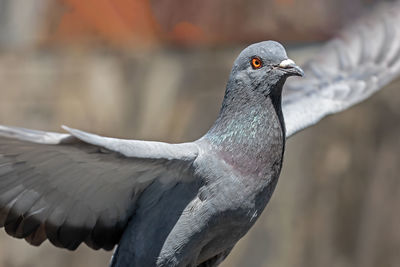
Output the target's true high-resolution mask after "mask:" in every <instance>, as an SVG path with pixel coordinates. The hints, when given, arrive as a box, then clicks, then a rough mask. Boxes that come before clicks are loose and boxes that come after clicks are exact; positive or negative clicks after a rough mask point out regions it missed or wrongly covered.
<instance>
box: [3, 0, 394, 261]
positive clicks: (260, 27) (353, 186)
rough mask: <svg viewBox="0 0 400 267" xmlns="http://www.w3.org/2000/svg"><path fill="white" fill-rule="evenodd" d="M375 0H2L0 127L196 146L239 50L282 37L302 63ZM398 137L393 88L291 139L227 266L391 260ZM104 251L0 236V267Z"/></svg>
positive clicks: (101, 256)
mask: <svg viewBox="0 0 400 267" xmlns="http://www.w3.org/2000/svg"><path fill="white" fill-rule="evenodd" d="M377 2H384V1H372V0H370V1H368V0H352V1H348V0H336V1H333V0H332V1H331V0H302V1H300V0H264V1H259V0H203V1H195V0H85V1H82V0H0V123H1V124H7V125H17V126H23V127H29V128H35V129H43V130H53V131H60V128H59V126H60V125H61V124H66V125H68V126H71V127H75V128H80V129H84V130H87V131H90V132H96V133H100V134H103V135H109V136H116V137H125V138H135V139H147V140H162V141H169V142H182V141H188V140H194V139H196V138H198V137H200V136H201V135H202V134H204V133H205V132H206V131H207V129H208V128H209V127H210V125H211V124H212V122H213V121H214V119H215V117H216V115H217V113H218V110H219V105H220V103H221V100H222V96H223V93H224V86H225V82H226V80H227V77H228V74H229V72H230V68H231V66H232V63H233V61H234V59H235V57H236V55H237V54H238V53H239V52H240V50H241V49H242V48H244V47H245V46H246V45H247V44H250V43H252V42H255V41H261V40H267V39H274V40H278V41H281V42H283V43H285V44H286V46H287V47H288V50H289V55H290V56H291V57H292V58H294V59H296V60H297V61H298V62H304V61H305V60H306V59H307V58H308V57H309V56H310V55H312V54H313V53H315V52H316V51H318V47H319V46H320V44H321V42H323V41H324V40H327V39H329V38H331V37H332V36H333V35H334V34H335V33H336V32H337V31H338V30H339V29H340V28H341V27H342V26H343V25H345V24H349V23H352V22H354V21H355V19H356V18H357V17H358V16H360V15H361V14H363V13H364V12H365V11H366V10H370V9H371V8H372V7H373V6H374V5H375V4H376V3H377ZM371 41H373V40H371ZM399 136H400V82H394V83H392V84H391V85H390V86H388V87H387V88H386V89H385V90H383V91H382V92H380V93H378V94H376V95H375V96H374V97H372V98H371V99H370V100H368V101H366V102H364V103H363V104H361V105H358V106H356V107H354V108H352V109H350V110H348V111H346V112H344V113H342V114H339V115H335V116H333V117H329V118H327V119H325V120H324V121H322V122H321V123H320V124H318V125H317V126H315V127H313V128H311V129H307V130H306V131H304V132H302V133H300V134H298V135H296V136H295V137H294V138H292V139H291V140H289V142H288V145H287V150H286V155H285V162H284V168H283V173H282V175H281V178H280V182H279V183H278V187H277V189H276V191H275V193H274V196H273V198H272V200H271V202H270V203H269V205H268V207H267V208H266V210H265V212H264V213H263V215H262V217H261V218H260V219H259V220H258V222H257V224H256V225H255V227H253V229H252V230H251V231H250V232H249V233H248V235H246V237H245V238H243V239H242V240H241V241H240V242H239V243H238V245H237V246H236V247H235V249H234V250H233V252H232V253H231V255H230V256H229V257H228V259H227V260H226V261H225V263H224V264H223V266H224V267H229V266H255V267H257V266H260V267H261V266H268V267H271V266H272V267H274V266H276V267H281V266H298V267H301V266H304V267H306V266H307V267H313V266H318V267H320V266H334V267H350V266H360V267H375V266H389V267H390V266H393V267H394V266H400V253H399V252H400V212H399V207H400V179H399V178H400V177H399V173H400V153H399V151H400V138H399ZM110 256H111V253H110V252H104V251H92V250H90V249H88V248H87V247H85V246H81V247H80V248H79V249H78V250H77V251H76V252H68V251H65V250H60V249H57V248H53V247H52V246H51V245H50V244H49V243H48V242H46V243H45V244H44V245H42V246H41V247H39V248H35V247H31V246H29V245H28V244H27V243H25V241H21V240H16V239H13V238H10V237H8V236H7V235H6V234H5V233H4V231H3V230H1V232H0V266H1V267H30V266H33V267H36V266H38V267H39V266H40V267H42V266H44V267H47V266H49V267H50V266H57V267H68V266H74V267H77V266H82V267H83V266H85V267H87V266H107V265H108V262H109V258H110Z"/></svg>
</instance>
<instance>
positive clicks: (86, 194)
mask: <svg viewBox="0 0 400 267" xmlns="http://www.w3.org/2000/svg"><path fill="white" fill-rule="evenodd" d="M69 130H70V131H71V132H72V133H73V134H74V135H76V136H77V137H73V136H72V135H68V134H57V133H47V132H41V131H34V130H27V129H22V128H15V127H14V128H11V127H5V126H0V227H3V226H4V227H5V230H6V232H7V233H8V234H10V235H11V236H14V237H17V238H25V239H26V240H27V241H28V242H29V243H31V244H33V245H40V244H41V243H42V242H44V241H45V240H46V239H48V240H50V242H51V243H52V244H54V245H55V246H58V247H62V248H67V249H70V250H73V249H76V248H77V247H78V246H79V245H80V244H81V243H82V242H85V243H86V244H87V245H88V246H90V247H92V248H94V249H99V248H103V249H106V250H109V249H112V248H113V247H114V245H115V244H116V243H117V242H118V241H119V238H120V236H121V234H122V231H123V229H124V227H125V225H126V223H127V221H128V219H129V218H130V216H132V215H133V213H134V210H135V207H136V201H137V199H138V197H139V196H140V194H141V193H142V192H143V191H144V190H145V189H146V188H147V187H148V186H149V185H150V184H151V183H153V182H154V181H156V180H157V181H161V182H162V183H168V184H171V183H179V182H184V181H187V180H188V179H190V178H188V175H187V170H188V168H189V166H190V164H191V160H194V159H195V156H196V155H197V151H189V149H188V148H185V149H187V150H186V151H187V152H188V153H189V152H190V153H189V154H190V156H188V155H186V154H184V153H183V152H182V153H181V154H179V153H178V154H179V155H178V156H182V157H180V158H174V155H173V154H172V152H169V153H164V152H163V150H162V149H165V148H169V145H168V144H165V145H164V144H162V143H161V144H158V145H157V146H154V145H153V144H146V143H147V142H145V141H136V142H138V143H136V142H134V141H129V140H123V142H122V141H121V140H118V139H113V138H103V137H100V136H97V135H92V134H88V133H84V132H81V131H78V130H73V129H69ZM85 140H87V141H88V142H89V143H87V142H84V141H85ZM120 141H121V142H122V143H121V142H120ZM130 142H134V144H135V145H134V146H130V145H129V144H130ZM92 143H93V144H92ZM114 143H117V145H113V144H114ZM54 144H56V145H54ZM137 144H139V145H137ZM125 145H126V147H129V149H143V150H144V151H138V152H134V151H133V150H130V154H129V155H133V156H135V155H139V157H128V156H126V155H128V154H127V153H125V154H124V153H123V152H124V151H125V150H124V149H125V148H126V147H125ZM171 146H173V145H171ZM185 147H186V146H185ZM158 148H161V149H158ZM112 149H115V151H112ZM146 149H148V151H145V150H146ZM157 149H158V150H157ZM183 150H184V149H183ZM166 151H168V149H167V150H166ZM171 151H172V149H171ZM135 153H137V154H135ZM153 155H154V157H153ZM163 155H166V157H163Z"/></svg>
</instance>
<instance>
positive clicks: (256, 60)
mask: <svg viewBox="0 0 400 267" xmlns="http://www.w3.org/2000/svg"><path fill="white" fill-rule="evenodd" d="M251 66H252V67H253V69H259V68H261V67H262V61H261V59H260V58H258V57H254V58H252V59H251Z"/></svg>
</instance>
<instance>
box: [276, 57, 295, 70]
mask: <svg viewBox="0 0 400 267" xmlns="http://www.w3.org/2000/svg"><path fill="white" fill-rule="evenodd" d="M294 66H296V63H294V61H293V60H291V59H289V58H288V59H285V60H284V61H282V62H281V63H280V64H279V67H280V68H282V69H287V68H291V67H294Z"/></svg>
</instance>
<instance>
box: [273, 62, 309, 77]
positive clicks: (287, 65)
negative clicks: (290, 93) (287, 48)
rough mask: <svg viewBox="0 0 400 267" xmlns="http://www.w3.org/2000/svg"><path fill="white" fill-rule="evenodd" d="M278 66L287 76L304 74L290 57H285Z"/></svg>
mask: <svg viewBox="0 0 400 267" xmlns="http://www.w3.org/2000/svg"><path fill="white" fill-rule="evenodd" d="M278 67H279V68H280V69H282V70H283V71H284V72H286V73H287V74H288V75H289V76H301V77H303V76H304V71H303V70H302V69H301V68H300V67H299V66H297V65H296V63H294V61H293V60H291V59H285V60H284V61H282V62H281V63H280V64H279V65H278Z"/></svg>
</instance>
